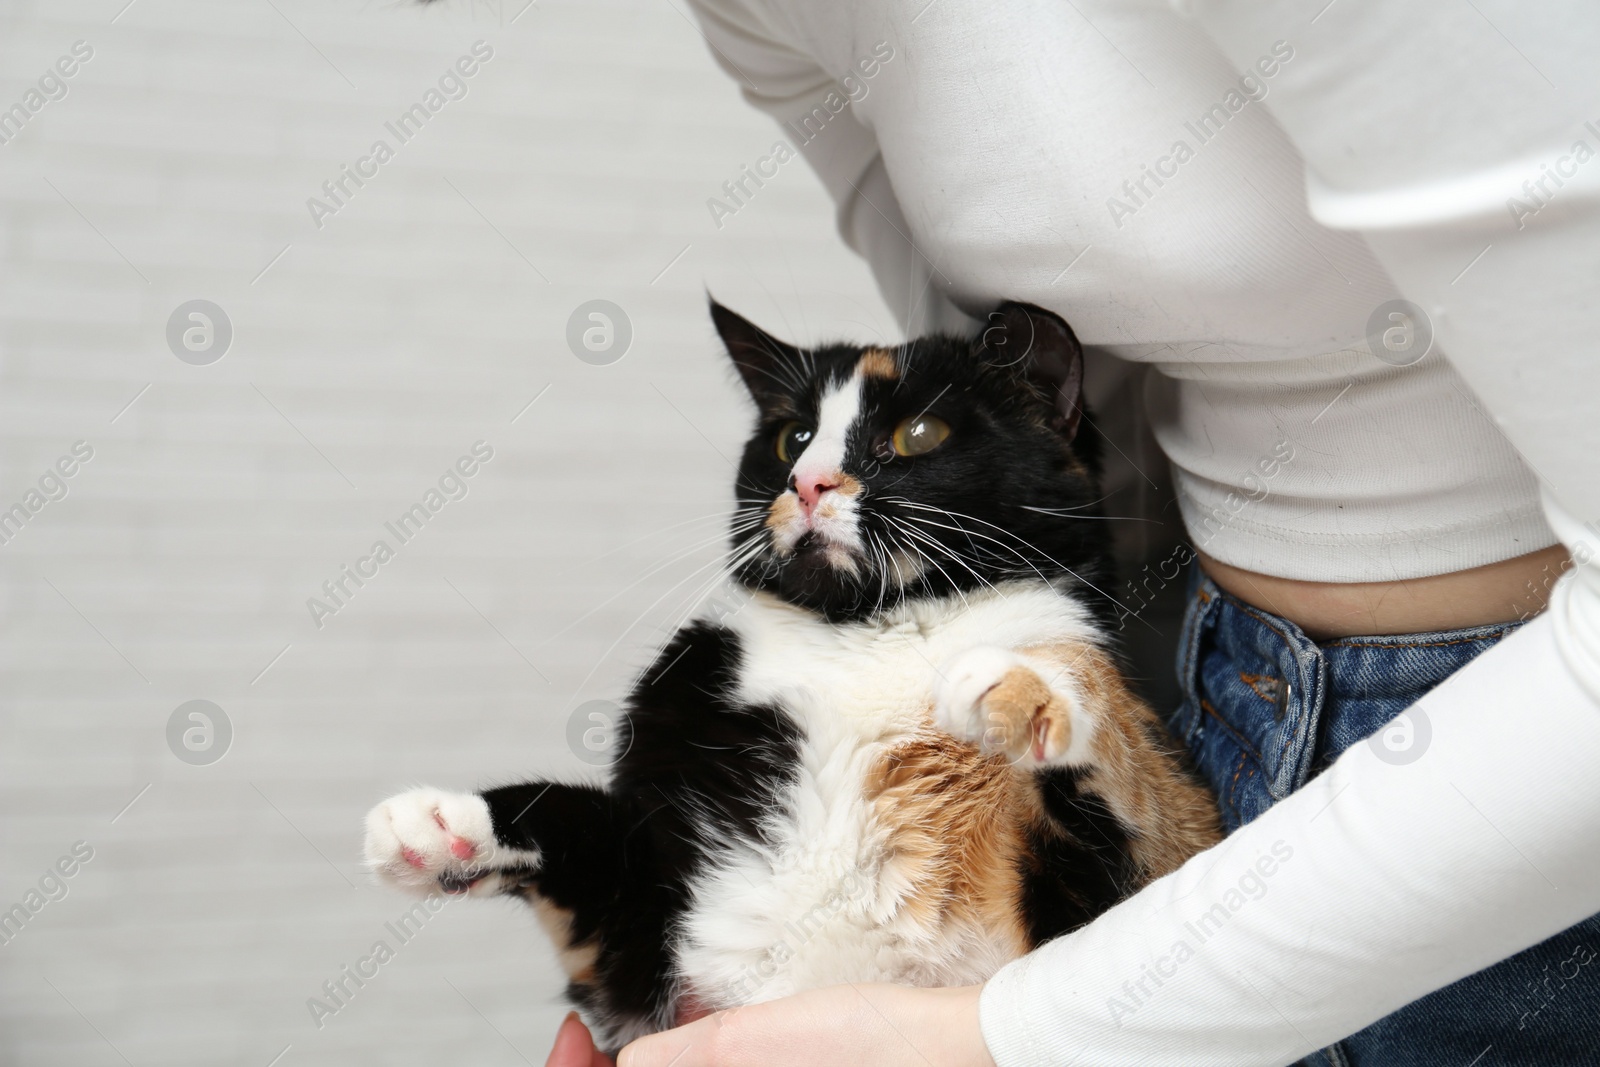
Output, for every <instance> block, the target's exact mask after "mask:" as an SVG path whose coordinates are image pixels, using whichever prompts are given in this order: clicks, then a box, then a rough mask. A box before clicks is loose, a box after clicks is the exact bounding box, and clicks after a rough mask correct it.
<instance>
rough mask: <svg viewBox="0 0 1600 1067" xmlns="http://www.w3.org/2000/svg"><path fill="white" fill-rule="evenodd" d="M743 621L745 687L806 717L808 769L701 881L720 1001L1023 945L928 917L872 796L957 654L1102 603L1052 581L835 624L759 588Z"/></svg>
mask: <svg viewBox="0 0 1600 1067" xmlns="http://www.w3.org/2000/svg"><path fill="white" fill-rule="evenodd" d="M724 625H726V626H728V627H729V628H730V629H732V630H733V631H734V632H736V633H737V634H738V637H739V641H740V649H741V668H740V672H739V678H738V695H739V697H740V698H741V699H742V700H743V701H746V702H748V703H749V704H751V705H754V706H762V707H772V706H776V707H780V708H782V709H783V710H784V712H785V713H787V714H788V715H789V716H790V717H791V718H792V719H793V720H794V721H795V723H796V724H797V725H798V726H799V727H800V729H801V731H802V734H803V738H802V740H801V742H800V758H799V766H798V767H797V769H796V776H795V781H794V782H793V784H792V785H791V786H789V787H788V788H787V790H786V791H785V793H784V794H783V795H782V796H780V797H778V798H776V800H775V803H774V806H773V807H774V811H773V816H772V818H771V820H770V822H769V823H768V825H767V827H766V836H767V839H768V840H767V843H761V842H745V841H740V842H726V843H719V844H725V845H726V846H727V853H726V855H725V856H723V857H721V858H720V859H718V860H717V861H716V863H715V864H714V865H713V866H712V867H711V868H710V869H708V870H707V871H706V872H704V873H702V874H701V875H700V876H699V877H697V878H696V879H695V880H694V882H693V883H692V885H691V892H692V900H693V903H692V905H691V907H690V910H689V914H688V915H687V916H686V918H685V920H684V923H683V926H682V927H681V933H682V941H681V942H680V945H679V951H678V956H679V962H680V967H681V973H682V976H683V978H684V979H685V981H686V983H687V986H688V988H689V990H691V991H692V992H693V993H694V994H695V996H696V997H697V998H698V999H699V1000H700V1001H702V1002H703V1003H705V1004H706V1005H707V1006H710V1007H714V1008H721V1007H727V1006H731V1005H734V1004H738V1003H746V1002H752V1001H762V1000H770V999H772V998H774V997H779V996H784V995H786V994H789V993H793V992H796V991H798V990H802V989H808V988H814V987H817V986H822V985H830V984H836V983H838V982H841V981H846V980H848V981H853V982H854V981H883V982H898V983H905V984H917V985H934V984H938V985H959V984H968V983H972V982H978V981H982V980H983V979H984V978H986V977H988V976H989V975H990V974H992V973H993V972H994V971H995V970H996V969H998V968H999V967H1000V966H1001V965H1003V964H1004V963H1005V962H1006V961H1007V960H1008V959H1009V958H1010V955H1011V953H1012V951H1013V950H1012V949H1010V948H1004V947H1002V946H1000V945H997V944H988V943H985V938H984V937H983V936H982V934H981V932H979V931H974V930H970V929H960V928H958V927H955V926H952V925H949V924H935V925H931V926H930V925H929V924H927V923H925V922H923V923H919V922H917V921H916V920H915V919H914V918H913V917H912V916H910V915H909V914H907V913H906V909H904V908H903V907H902V905H903V903H904V895H905V893H906V891H907V888H908V887H906V886H904V885H900V884H896V880H895V878H894V877H893V875H892V873H891V872H890V871H888V870H887V869H886V868H885V866H884V863H883V860H884V847H883V846H884V841H885V835H886V832H887V831H886V828H885V827H884V826H882V825H879V823H878V820H877V818H876V817H875V816H874V814H873V812H872V809H871V806H870V805H868V804H867V803H866V802H865V800H864V796H863V792H864V784H865V782H866V779H867V776H868V775H869V773H871V771H872V768H873V767H874V766H875V765H876V764H877V763H878V761H879V760H881V758H882V756H883V754H884V752H885V751H886V750H887V749H889V748H891V747H893V746H895V745H897V744H899V743H902V742H904V741H906V740H907V739H908V737H909V736H910V735H912V734H914V733H916V732H918V731H926V730H928V729H929V728H930V727H931V724H932V710H933V705H934V700H935V694H936V693H937V692H938V691H939V688H940V682H941V680H948V679H947V678H946V675H945V673H944V672H945V671H946V670H947V667H948V665H949V664H950V663H951V662H952V661H953V660H954V659H955V658H956V657H958V656H960V655H962V654H963V653H969V652H971V650H973V649H978V648H983V647H998V648H1004V649H1017V648H1024V647H1027V646H1031V645H1044V644H1049V643H1052V642H1056V641H1065V640H1084V639H1088V638H1091V637H1092V636H1093V634H1094V628H1093V625H1092V623H1091V622H1090V620H1089V618H1088V616H1087V613H1086V612H1085V611H1084V610H1083V609H1082V608H1081V607H1079V606H1078V605H1076V604H1075V603H1073V602H1072V601H1071V600H1069V599H1067V598H1066V597H1064V596H1062V595H1061V594H1059V593H1057V592H1056V591H1054V590H1052V589H1050V588H1049V587H1047V586H1045V585H1044V584H1043V583H1013V584H1009V585H1005V586H1002V587H1000V589H999V590H995V591H988V590H986V591H984V592H982V593H976V594H968V595H967V597H966V598H965V600H963V599H961V598H957V597H952V598H950V599H949V600H947V601H943V602H938V603H927V602H923V603H919V604H918V605H916V606H915V608H909V609H907V610H905V611H903V612H902V613H900V614H899V615H897V616H895V617H893V618H892V619H890V620H888V621H887V622H885V623H884V624H881V625H871V626H869V625H830V624H827V623H825V622H823V621H821V620H819V619H818V618H817V617H816V616H814V615H812V614H810V613H808V612H805V611H802V610H800V609H798V608H795V607H792V606H790V605H787V604H784V603H782V602H779V601H777V600H776V599H775V598H771V597H767V596H762V595H758V596H757V597H755V598H754V599H753V600H752V601H751V602H750V603H749V604H747V605H746V606H745V607H744V608H743V609H742V610H741V611H739V612H738V613H737V614H736V615H734V616H732V617H731V618H728V619H726V620H724Z"/></svg>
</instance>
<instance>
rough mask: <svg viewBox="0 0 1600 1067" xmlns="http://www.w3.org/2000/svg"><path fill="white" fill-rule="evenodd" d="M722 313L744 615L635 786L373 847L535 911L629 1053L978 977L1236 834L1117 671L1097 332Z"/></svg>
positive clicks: (734, 555)
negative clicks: (928, 333)
mask: <svg viewBox="0 0 1600 1067" xmlns="http://www.w3.org/2000/svg"><path fill="white" fill-rule="evenodd" d="M711 314H712V318H713V319H714V321H715V323H716V326H717V329H718V332H719V333H720V334H721V336H722V339H723V341H724V343H725V344H726V346H727V349H728V353H729V355H730V356H731V357H732V359H733V363H734V366H735V367H736V368H737V369H738V372H739V375H740V376H741V377H742V379H743V381H744V384H745V386H746V387H747V388H748V390H749V393H750V395H751V397H753V398H754V400H755V403H756V406H757V408H758V409H759V420H758V424H757V427H756V430H755V433H754V434H753V435H752V436H751V438H750V441H749V443H748V444H747V445H746V446H745V450H744V455H743V460H742V462H741V464H740V468H739V474H738V479H737V483H736V491H735V492H736V498H737V507H736V510H735V512H734V517H733V521H732V547H731V556H730V567H731V568H732V573H733V575H734V579H735V581H736V582H737V583H739V585H740V586H742V587H743V589H744V590H746V591H747V596H748V599H747V600H746V601H745V602H744V603H743V604H742V606H741V607H740V608H739V610H737V611H735V612H732V613H723V617H720V618H717V619H710V618H705V619H701V620H700V621H696V622H692V623H690V624H689V625H687V626H685V627H683V628H682V629H681V630H679V631H678V633H677V634H676V635H675V636H674V637H673V638H672V639H671V640H670V641H669V642H668V643H667V645H666V647H665V648H663V649H662V651H661V652H660V654H659V655H658V656H657V657H656V658H655V661H654V663H653V664H652V665H651V666H650V667H649V668H648V669H647V670H645V672H644V673H643V675H642V676H641V677H640V678H639V679H638V681H637V682H636V683H635V685H634V687H633V691H632V692H631V693H630V694H629V696H628V699H627V704H626V709H627V710H626V716H625V719H624V723H623V730H622V737H621V739H620V740H619V744H618V750H619V751H620V752H621V755H620V757H619V758H618V759H617V760H616V762H615V764H614V765H613V766H612V768H611V778H610V781H609V783H608V784H606V785H605V786H597V785H572V784H562V783H551V782H528V783H525V784H521V785H510V786H504V787H501V788H497V789H489V790H487V791H485V792H482V793H451V792H443V791H440V790H437V789H416V790H412V791H410V792H407V793H402V794H400V795H399V796H396V797H394V798H392V799H390V800H387V801H385V802H384V803H382V804H380V805H378V806H377V807H376V808H374V809H373V810H372V812H371V813H370V814H369V815H368V816H367V823H366V831H367V838H366V855H367V859H368V862H369V863H370V864H371V866H372V867H373V868H374V869H375V870H376V871H378V872H379V874H380V875H381V876H383V877H384V878H386V879H387V880H389V881H391V882H394V883H396V884H398V885H400V886H403V887H407V888H409V889H412V890H414V891H422V892H428V891H433V890H435V889H439V888H442V889H444V890H445V891H448V892H457V893H470V894H473V895H492V894H510V895H516V896H520V897H522V898H524V899H525V900H527V901H528V902H529V903H530V904H531V905H532V906H533V908H534V909H535V911H536V912H537V914H538V916H539V917H540V919H541V920H542V922H543V924H544V926H545V927H546V929H547V930H548V931H549V933H550V936H551V937H552V938H553V939H554V941H555V945H556V948H557V950H558V952H559V954H560V956H561V959H562V962H563V965H564V966H565V968H566V970H567V974H568V977H569V979H570V984H569V986H568V995H569V996H570V997H571V999H572V1000H573V1001H574V1002H575V1003H576V1004H577V1005H578V1006H579V1007H581V1008H582V1009H583V1010H584V1011H585V1012H586V1014H588V1015H589V1017H590V1020H591V1022H592V1023H593V1024H594V1025H595V1026H596V1029H597V1032H598V1035H599V1036H600V1037H601V1038H602V1039H603V1040H602V1043H603V1044H605V1043H609V1044H610V1045H611V1046H613V1047H616V1046H620V1045H621V1044H624V1043H626V1042H627V1041H630V1040H632V1039H634V1038H636V1037H638V1036H641V1035H643V1034H647V1033H651V1032H654V1031H657V1030H661V1029H665V1028H668V1027H671V1026H673V1025H675V1024H677V1023H679V1022H682V1021H684V1020H686V1019H687V1018H689V1017H692V1016H694V1015H697V1014H700V1013H703V1012H705V1011H708V1010H717V1009H722V1008H728V1007H732V1006H735V1005H738V1004H743V1003H749V1002H753V1001H759V1000H767V999H771V998H774V997H777V996H781V995H784V994H787V993H792V992H797V991H799V990H802V989H808V988H813V987H818V986H824V985H830V984H835V983H840V982H845V981H851V982H894V983H900V984H907V985H946V986H948V985H964V984H972V983H977V982H981V981H983V980H984V979H986V978H987V977H989V976H990V975H991V974H993V973H994V971H995V970H997V969H998V968H999V967H1001V966H1002V965H1003V964H1005V963H1006V962H1008V961H1010V960H1012V959H1014V958H1016V957H1018V956H1020V955H1023V954H1024V953H1026V952H1027V951H1029V950H1030V949H1031V948H1033V947H1034V946H1036V945H1038V944H1040V943H1041V942H1043V941H1046V940H1048V939H1049V938H1052V937H1055V936H1057V935H1060V934H1063V933H1066V932H1067V931H1069V930H1072V929H1074V928H1076V927H1078V926H1081V925H1082V924H1084V923H1086V922H1088V921H1089V920H1090V919H1092V918H1093V917H1094V916H1095V915H1097V914H1099V913H1100V912H1102V911H1104V910H1105V909H1106V908H1108V907H1110V906H1111V905H1112V904H1114V903H1116V902H1117V901H1118V900H1120V899H1121V898H1123V897H1124V896H1126V895H1128V894H1129V893H1131V892H1132V891H1134V890H1136V889H1138V888H1139V887H1140V886H1141V885H1143V884H1144V883H1146V882H1148V881H1149V880H1151V879H1153V878H1155V877H1158V876H1160V875H1162V874H1165V873H1167V872H1168V871H1171V870H1173V869H1175V868H1176V867H1178V866H1179V865H1180V864H1182V863H1183V862H1184V861H1185V860H1186V859H1188V858H1189V857H1190V856H1191V855H1193V854H1194V853H1195V852H1197V851H1200V850H1201V849H1204V848H1206V847H1208V846H1210V845H1211V844H1213V843H1215V842H1216V841H1217V840H1219V838H1220V836H1221V834H1220V830H1219V824H1218V817H1217V811H1216V804H1215V801H1214V799H1213V798H1212V796H1211V795H1210V794H1209V793H1208V792H1207V790H1206V789H1205V788H1204V787H1203V786H1202V785H1200V784H1199V783H1198V781H1197V780H1195V779H1194V778H1191V776H1190V775H1189V773H1188V772H1187V771H1186V770H1185V769H1184V767H1183V766H1182V765H1181V763H1180V760H1179V757H1178V756H1177V755H1175V754H1174V752H1173V746H1172V743H1171V740H1170V738H1169V737H1168V736H1167V735H1166V733H1165V732H1164V728H1163V727H1162V725H1161V723H1160V722H1159V720H1158V719H1157V718H1156V716H1155V715H1154V713H1152V712H1151V711H1150V709H1149V708H1148V707H1146V706H1145V705H1144V704H1143V703H1142V702H1141V701H1140V700H1139V699H1138V698H1137V697H1136V696H1134V694H1133V693H1132V692H1131V691H1130V689H1129V687H1128V685H1127V683H1126V682H1125V681H1124V679H1123V678H1122V676H1121V675H1120V673H1119V671H1118V667H1117V661H1116V656H1115V653H1114V651H1113V649H1112V646H1111V642H1110V639H1109V636H1108V635H1109V633H1110V632H1111V625H1110V624H1111V622H1112V614H1111V612H1112V611H1113V610H1114V606H1113V605H1112V604H1111V603H1110V601H1109V600H1108V598H1107V597H1106V596H1105V595H1104V594H1102V593H1101V592H1100V590H1102V589H1105V588H1109V585H1110V581H1111V575H1110V563H1109V538H1108V537H1107V535H1106V533H1105V530H1106V523H1105V522H1104V521H1093V520H1096V519H1101V518H1102V516H1100V515H1099V513H1098V509H1097V506H1096V505H1097V503H1098V501H1099V499H1100V491H1099V488H1098V473H1099V441H1098V439H1097V435H1096V433H1095V431H1094V428H1093V425H1092V423H1091V422H1090V421H1089V420H1086V419H1085V418H1084V417H1083V412H1084V401H1083V395H1082V381H1083V354H1082V350H1081V349H1080V347H1079V345H1078V342H1077V339H1076V338H1075V337H1074V336H1073V334H1072V331H1071V330H1070V329H1069V328H1068V326H1067V324H1066V323H1065V322H1063V321H1062V320H1061V319H1060V318H1058V317H1057V316H1055V315H1053V314H1051V313H1050V312H1047V311H1044V310H1042V309H1040V308H1036V307H1031V306H1028V305H1024V304H1017V303H1008V304H1005V305H1003V306H1002V307H1001V308H1000V309H999V310H998V311H996V312H995V313H994V314H993V315H992V316H991V318H990V324H989V328H988V329H987V330H986V331H985V332H984V333H983V334H982V336H980V337H978V338H975V339H963V338H957V337H943V336H941V337H930V338H924V339H921V340H917V341H913V342H910V343H908V344H905V345H901V346H899V347H897V348H893V349H890V348H860V347H853V346H849V345H832V346H826V347H820V348H815V349H810V350H802V349H800V348H797V347H794V346H792V345H788V344H785V343H784V342H782V341H779V340H778V339H776V338H774V337H771V336H769V335H768V334H766V333H764V332H763V331H762V330H760V329H759V328H757V327H756V326H754V325H753V324H751V323H750V322H747V321H746V320H745V319H743V318H741V317H740V316H738V315H736V314H734V313H733V312H732V311H729V310H728V309H726V308H724V307H721V306H720V305H717V304H715V303H713V304H712V307H711Z"/></svg>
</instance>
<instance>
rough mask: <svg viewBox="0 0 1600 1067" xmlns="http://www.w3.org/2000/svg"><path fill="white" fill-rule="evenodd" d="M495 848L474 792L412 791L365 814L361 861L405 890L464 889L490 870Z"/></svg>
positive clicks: (486, 811)
mask: <svg viewBox="0 0 1600 1067" xmlns="http://www.w3.org/2000/svg"><path fill="white" fill-rule="evenodd" d="M498 851H500V850H498V849H497V848H496V846H495V837H494V821H493V820H492V819H491V818H490V815H489V805H488V804H487V803H485V802H484V799H483V798H482V797H481V796H478V795H477V794H476V793H447V792H445V791H444V790H441V789H426V788H425V789H412V790H409V791H408V792H405V793H401V794H400V795H399V796H394V797H390V798H389V799H388V800H385V801H384V802H383V803H382V804H379V805H378V806H377V807H375V808H373V809H372V810H371V811H370V812H368V813H367V840H366V846H365V852H366V857H367V865H368V866H369V867H371V868H372V869H373V870H374V871H376V872H377V873H378V875H379V876H380V877H381V878H383V879H384V880H385V881H388V882H391V883H393V884H395V885H398V886H402V887H404V888H406V889H411V890H425V891H431V890H434V889H443V890H444V891H445V892H447V893H465V892H467V891H469V890H470V889H472V888H473V886H475V885H477V884H478V883H480V882H481V881H483V880H484V879H485V878H486V877H488V876H489V875H490V874H492V873H493V872H494V870H495V868H496V866H498V864H497V863H496V862H495V861H496V859H497V857H496V853H497V852H498Z"/></svg>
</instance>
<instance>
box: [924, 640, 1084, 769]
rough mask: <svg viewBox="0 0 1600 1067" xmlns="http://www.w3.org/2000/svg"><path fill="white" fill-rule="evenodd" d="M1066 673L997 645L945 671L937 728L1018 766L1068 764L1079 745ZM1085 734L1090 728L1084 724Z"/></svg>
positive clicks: (952, 662)
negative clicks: (1003, 755)
mask: <svg viewBox="0 0 1600 1067" xmlns="http://www.w3.org/2000/svg"><path fill="white" fill-rule="evenodd" d="M1065 674H1066V672H1064V671H1062V670H1059V669H1057V670H1053V671H1052V670H1050V668H1049V666H1048V665H1047V664H1044V663H1041V662H1039V661H1036V660H1034V659H1032V658H1031V657H1029V656H1026V655H1023V654H1021V653H1018V652H1014V651H1012V650H1011V649H1008V648H1001V647H999V646H995V645H986V646H980V647H978V648H973V649H968V650H967V651H966V652H963V653H961V654H960V655H958V656H955V657H954V658H952V659H951V660H950V661H949V662H947V663H946V664H944V666H943V668H942V670H941V671H940V678H939V682H938V686H937V692H936V694H935V701H934V722H935V723H936V724H937V725H938V726H939V727H940V728H941V729H943V730H946V731H948V732H949V733H951V734H953V735H955V736H956V737H959V738H961V739H962V740H964V741H971V742H972V743H974V744H976V745H978V746H979V747H980V748H982V749H983V751H985V752H1000V753H1004V754H1005V756H1006V758H1007V759H1009V760H1011V762H1012V763H1017V764H1029V765H1039V764H1046V763H1060V762H1065V761H1066V758H1067V757H1068V756H1069V755H1070V754H1071V751H1072V748H1073V742H1074V740H1077V741H1079V742H1080V747H1081V743H1082V742H1083V741H1084V740H1085V738H1083V737H1081V736H1080V737H1077V738H1075V737H1074V733H1075V731H1074V721H1073V711H1074V708H1075V707H1076V705H1077V701H1075V700H1074V699H1073V697H1072V694H1071V687H1070V685H1069V684H1068V681H1067V679H1066V677H1065ZM1078 726H1079V729H1078V730H1077V731H1076V732H1077V733H1079V734H1082V733H1083V732H1084V729H1083V728H1084V727H1086V726H1087V724H1086V723H1079V724H1078Z"/></svg>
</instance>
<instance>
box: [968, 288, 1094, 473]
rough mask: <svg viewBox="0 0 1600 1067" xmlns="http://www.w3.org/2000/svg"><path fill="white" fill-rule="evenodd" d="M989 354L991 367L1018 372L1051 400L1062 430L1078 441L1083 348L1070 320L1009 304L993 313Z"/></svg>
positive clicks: (987, 339) (988, 333)
mask: <svg viewBox="0 0 1600 1067" xmlns="http://www.w3.org/2000/svg"><path fill="white" fill-rule="evenodd" d="M983 348H984V357H983V358H984V359H986V360H988V361H989V362H990V364H991V365H993V366H998V367H1012V368H1015V369H1016V370H1017V371H1018V372H1020V373H1021V374H1023V375H1024V376H1026V377H1027V378H1028V379H1029V380H1030V381H1032V382H1033V383H1034V385H1036V386H1038V387H1039V389H1040V390H1041V391H1042V392H1043V393H1044V395H1045V396H1047V397H1050V398H1051V400H1052V401H1053V403H1054V405H1055V409H1056V415H1055V420H1054V425H1055V427H1056V429H1058V430H1059V431H1061V433H1062V434H1063V435H1064V436H1065V437H1066V438H1067V440H1069V441H1070V440H1071V439H1072V438H1073V437H1075V436H1077V433H1078V422H1079V420H1080V419H1082V417H1083V346H1082V345H1080V344H1079V343H1078V338H1077V335H1075V334H1074V333H1073V332H1072V327H1070V326H1068V325H1067V323H1066V320H1065V319H1063V318H1062V317H1061V316H1060V315H1057V314H1056V313H1055V312H1053V311H1046V310H1045V309H1044V308H1041V307H1035V306H1034V305H1032V304H1021V303H1017V302H1015V301H1008V302H1006V303H1004V304H1001V305H1000V306H999V307H998V308H996V309H995V310H994V311H992V312H990V313H989V326H988V328H987V329H985V330H984V331H983Z"/></svg>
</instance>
